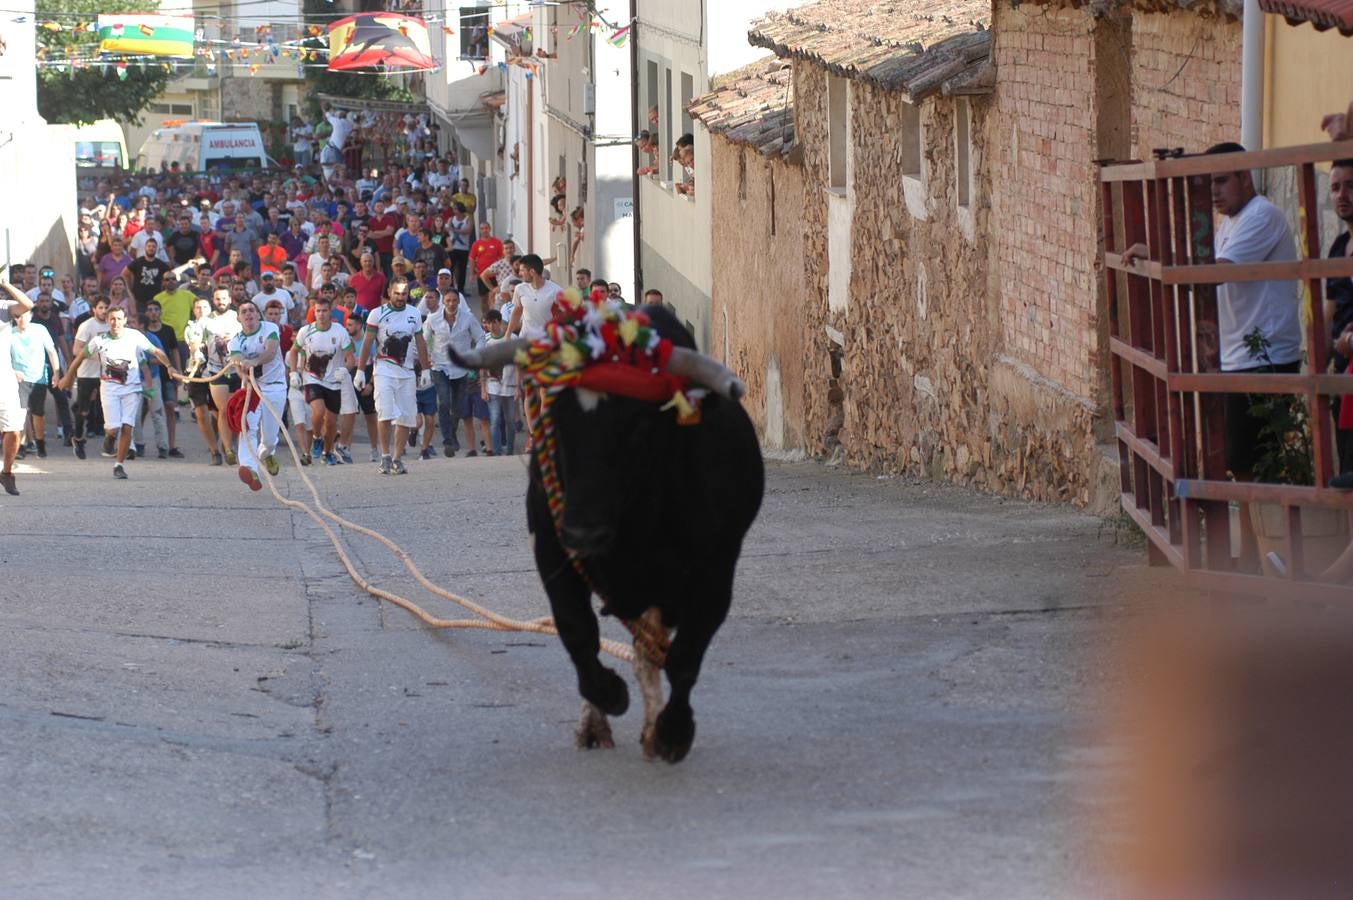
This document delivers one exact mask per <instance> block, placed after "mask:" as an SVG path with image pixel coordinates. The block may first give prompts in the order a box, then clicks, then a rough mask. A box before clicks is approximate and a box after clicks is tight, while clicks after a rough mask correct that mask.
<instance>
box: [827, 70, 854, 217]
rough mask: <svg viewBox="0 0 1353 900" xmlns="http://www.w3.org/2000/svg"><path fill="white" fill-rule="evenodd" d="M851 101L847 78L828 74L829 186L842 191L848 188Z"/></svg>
mask: <svg viewBox="0 0 1353 900" xmlns="http://www.w3.org/2000/svg"><path fill="white" fill-rule="evenodd" d="M849 101H850V85H849V83H848V82H847V81H846V79H844V78H840V77H838V76H836V75H829V76H827V137H828V145H827V167H828V173H827V186H828V187H829V188H831V189H832V190H834V191H841V192H844V191H845V189H846V172H847V166H846V164H847V159H846V156H847V153H848V151H849V147H850V141H849V140H848V137H849V136H848V134H847V132H846V129H847V128H848V123H849V118H848V117H847V115H846V111H847V109H846V108H847V104H848V103H849Z"/></svg>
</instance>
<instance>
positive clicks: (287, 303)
mask: <svg viewBox="0 0 1353 900" xmlns="http://www.w3.org/2000/svg"><path fill="white" fill-rule="evenodd" d="M270 300H281V301H282V314H283V315H286V314H287V313H289V312H291V308H292V307H293V306H295V305H296V301H295V300H294V299H292V296H291V292H290V291H288V290H287V289H286V288H281V287H279V288H275V289H274V290H273V292H272V293H271V294H265V293H263V292H262V291H259V292H258V293H257V294H255V295H254V296H253V297H252V298H251V302H252V303H253V304H254V305H255V306H257V307H258V311H259V313H260V314H262V312H263V310H264V308H265V307H266V306H267V305H268V302H269V301H270Z"/></svg>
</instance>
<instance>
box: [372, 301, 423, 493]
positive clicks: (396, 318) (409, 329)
mask: <svg viewBox="0 0 1353 900" xmlns="http://www.w3.org/2000/svg"><path fill="white" fill-rule="evenodd" d="M388 297H389V302H388V303H386V304H385V305H383V306H382V307H381V308H380V309H378V310H376V311H375V312H373V313H372V314H371V315H370V316H368V317H367V320H366V335H367V340H366V341H364V342H363V343H362V353H361V358H360V359H358V361H357V369H358V371H357V374H356V375H355V376H353V386H354V387H355V388H357V390H359V391H360V390H361V389H362V387H363V385H364V384H365V383H366V373H365V372H364V371H363V370H364V369H365V368H366V361H367V359H369V358H370V357H371V356H372V355H374V356H375V358H376V368H375V375H374V376H373V377H374V379H375V382H376V423H377V424H376V430H377V432H378V433H379V439H380V446H381V465H380V472H381V474H382V475H389V474H390V473H391V472H393V473H394V474H396V475H403V474H405V473H407V472H408V469H406V468H405V467H404V458H403V457H404V448H405V447H406V446H407V445H408V439H409V431H410V430H411V429H413V428H416V427H417V426H418V398H417V392H418V391H419V390H426V389H427V388H429V387H431V386H432V370H431V368H430V367H429V365H428V347H427V343H426V342H425V341H424V340H423V333H422V326H423V319H422V316H420V315H419V314H418V310H416V309H414V308H413V307H411V306H409V283H408V282H407V281H395V282H393V283H392V284H391V285H390V292H389V295H388ZM415 351H417V357H416V359H417V361H418V365H419V366H420V369H421V374H419V375H418V376H417V377H416V378H415V376H414V368H413V367H414V360H415V355H414V352H415Z"/></svg>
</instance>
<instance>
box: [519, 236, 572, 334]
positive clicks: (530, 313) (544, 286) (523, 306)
mask: <svg viewBox="0 0 1353 900" xmlns="http://www.w3.org/2000/svg"><path fill="white" fill-rule="evenodd" d="M519 265H520V268H521V274H522V277H523V278H524V279H525V280H524V281H522V283H521V284H519V285H517V287H516V290H514V291H513V292H512V319H511V320H510V321H509V322H508V325H507V330H508V332H509V333H510V334H521V335H522V336H523V337H528V338H532V339H535V338H541V337H544V336H545V326H546V325H547V324H548V323H549V321H550V319H551V318H552V317H553V316H554V304H555V302H556V301H558V300H559V298H560V297H561V296H562V295H563V293H564V289H563V288H561V287H560V286H559V285H557V284H555V283H554V282H553V281H546V280H545V264H544V262H542V261H541V259H540V257H539V256H537V255H536V254H534V253H528V254H526V255H525V256H523V257H522V258H521V260H520V261H519Z"/></svg>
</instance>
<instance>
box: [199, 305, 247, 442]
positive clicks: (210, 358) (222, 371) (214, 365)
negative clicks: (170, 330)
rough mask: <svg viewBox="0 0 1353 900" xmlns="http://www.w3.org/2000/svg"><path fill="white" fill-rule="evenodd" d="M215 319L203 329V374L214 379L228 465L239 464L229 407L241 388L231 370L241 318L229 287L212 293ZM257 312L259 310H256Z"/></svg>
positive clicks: (214, 398) (211, 387) (210, 389)
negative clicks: (233, 344) (232, 442)
mask: <svg viewBox="0 0 1353 900" xmlns="http://www.w3.org/2000/svg"><path fill="white" fill-rule="evenodd" d="M211 305H212V316H211V318H209V319H207V322H206V324H205V325H204V326H203V328H202V350H203V353H204V355H205V356H206V358H207V370H206V372H205V373H204V374H205V375H209V376H211V377H212V380H211V381H210V382H208V383H207V388H208V392H209V394H210V397H211V405H213V406H215V407H216V433H217V434H218V435H220V437H221V450H222V452H223V453H224V454H225V462H226V465H228V466H233V465H235V463H236V459H235V451H233V450H231V449H230V441H229V439H228V438H227V437H226V435H228V434H230V426H229V425H227V424H226V404H227V403H228V402H230V395H231V394H232V393H234V392H235V391H236V390H238V389H239V386H240V379H239V377H238V376H237V375H236V374H235V373H234V372H233V371H231V370H230V369H229V365H230V342H231V341H232V340H234V338H235V335H237V334H239V333H240V318H239V314H238V313H237V312H236V311H235V308H234V296H233V295H232V293H231V289H230V288H224V287H218V288H217V289H216V290H214V291H212V294H211ZM255 309H257V307H255Z"/></svg>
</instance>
